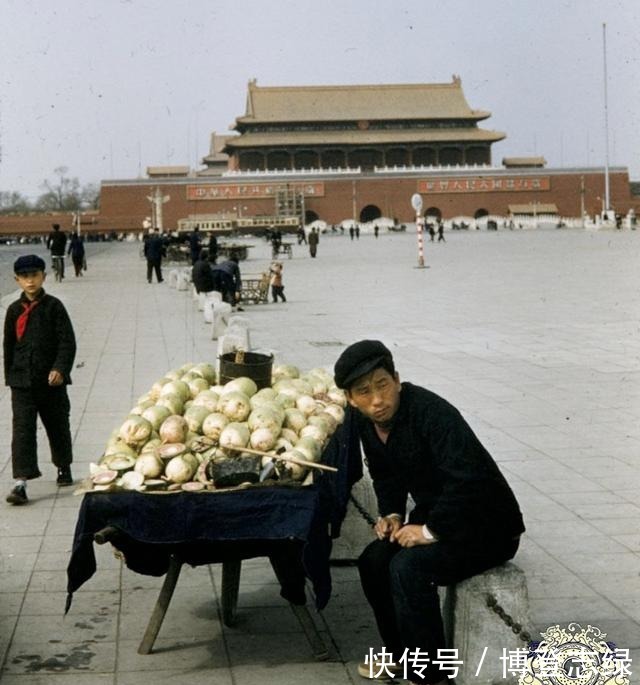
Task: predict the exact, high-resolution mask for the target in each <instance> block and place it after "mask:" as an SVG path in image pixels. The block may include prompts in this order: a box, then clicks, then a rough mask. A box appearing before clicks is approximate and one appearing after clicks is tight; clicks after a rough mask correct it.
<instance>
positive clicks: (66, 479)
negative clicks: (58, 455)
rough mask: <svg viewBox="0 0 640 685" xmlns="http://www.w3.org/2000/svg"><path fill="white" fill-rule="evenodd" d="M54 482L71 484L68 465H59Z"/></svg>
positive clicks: (71, 478)
mask: <svg viewBox="0 0 640 685" xmlns="http://www.w3.org/2000/svg"><path fill="white" fill-rule="evenodd" d="M56 483H57V484H58V485H73V476H72V475H71V468H70V467H69V466H61V467H60V468H59V469H58V478H57V479H56Z"/></svg>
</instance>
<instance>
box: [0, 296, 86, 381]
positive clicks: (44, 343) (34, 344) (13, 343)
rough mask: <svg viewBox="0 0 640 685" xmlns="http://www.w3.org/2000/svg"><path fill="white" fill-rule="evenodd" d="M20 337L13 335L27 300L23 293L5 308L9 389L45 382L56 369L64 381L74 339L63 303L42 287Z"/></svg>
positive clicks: (6, 378)
mask: <svg viewBox="0 0 640 685" xmlns="http://www.w3.org/2000/svg"><path fill="white" fill-rule="evenodd" d="M36 299H37V300H38V305H37V306H36V307H35V308H34V309H33V310H32V311H31V314H30V315H29V321H28V323H27V328H26V329H25V332H24V335H23V336H22V339H21V340H18V339H17V337H16V321H17V319H18V317H19V316H20V314H22V312H23V308H22V303H23V302H25V303H28V302H29V300H28V299H27V297H26V296H25V295H24V294H22V295H21V296H20V299H19V300H16V301H15V302H13V303H12V304H11V305H9V309H7V315H6V317H5V320H4V344H3V347H4V378H5V384H6V385H9V386H11V387H12V388H30V387H32V386H33V385H43V384H44V385H46V384H47V378H48V376H49V372H50V371H51V370H52V369H56V371H59V372H60V373H61V374H62V375H63V377H64V382H65V383H66V384H69V383H71V369H72V368H73V360H74V359H75V356H76V339H75V335H74V332H73V326H72V325H71V320H70V319H69V315H68V314H67V310H66V309H65V307H64V305H63V304H62V302H60V300H59V299H58V298H57V297H53V296H52V295H47V294H46V293H45V292H44V290H41V291H40V294H39V295H38V297H37V298H36Z"/></svg>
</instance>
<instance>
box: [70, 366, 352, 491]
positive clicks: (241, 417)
mask: <svg viewBox="0 0 640 685" xmlns="http://www.w3.org/2000/svg"><path fill="white" fill-rule="evenodd" d="M345 406H346V398H345V395H344V392H343V391H342V390H340V389H339V388H337V387H336V386H335V383H334V381H333V377H332V376H331V375H330V374H329V373H328V372H327V371H326V370H325V369H322V368H315V369H312V370H311V371H309V372H308V373H305V374H301V373H300V371H299V369H298V368H297V367H295V366H291V365H279V366H275V367H274V368H273V374H272V384H271V386H270V387H267V388H262V389H261V390H258V387H257V385H256V383H255V382H254V381H253V380H252V379H251V378H248V377H241V378H235V379H233V380H231V381H229V382H228V383H226V384H224V385H217V384H216V371H215V368H214V367H213V366H212V365H211V364H185V365H184V366H181V367H180V368H179V369H175V370H173V371H169V372H168V373H166V374H165V376H164V377H163V378H160V379H159V380H158V381H156V382H155V383H154V384H153V386H152V387H151V389H150V391H149V392H148V393H147V394H145V395H143V396H142V397H140V398H138V402H137V404H136V406H135V407H133V409H132V410H131V412H130V413H129V415H128V416H127V418H126V419H125V421H124V423H123V424H122V425H121V426H120V427H119V428H118V429H116V430H115V431H113V433H112V434H111V437H110V438H109V441H108V443H107V446H106V448H105V451H104V454H103V456H102V458H101V459H100V461H99V463H97V464H91V467H90V476H89V479H88V480H87V481H85V483H84V489H85V490H87V489H89V490H107V491H118V490H139V491H162V490H168V491H173V490H187V491H198V490H211V489H215V488H216V482H215V474H216V473H217V467H220V465H221V464H224V465H226V466H233V463H232V462H229V460H242V459H245V460H246V458H247V456H249V455H251V456H252V457H253V458H254V460H255V455H256V453H258V454H260V457H259V458H258V459H257V462H258V465H259V466H260V467H266V466H268V465H273V466H274V467H275V466H277V468H273V474H274V475H273V476H272V477H274V478H279V479H280V480H289V481H290V480H295V481H302V480H304V479H305V477H306V476H307V473H308V470H309V466H308V463H309V462H311V463H315V462H318V461H319V460H320V458H321V455H322V451H323V449H324V447H325V445H326V444H327V441H328V439H329V437H330V436H331V435H332V434H333V432H334V431H335V430H336V428H337V426H338V425H339V424H340V423H342V421H343V419H344V408H345ZM266 471H269V469H266ZM218 487H222V485H221V484H220V483H218Z"/></svg>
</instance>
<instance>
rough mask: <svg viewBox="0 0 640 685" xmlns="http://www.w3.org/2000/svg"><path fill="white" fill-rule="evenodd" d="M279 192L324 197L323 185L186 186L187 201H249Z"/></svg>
mask: <svg viewBox="0 0 640 685" xmlns="http://www.w3.org/2000/svg"><path fill="white" fill-rule="evenodd" d="M279 190H295V191H298V192H302V193H304V196H305V197H324V183H322V182H318V181H314V182H311V183H226V184H217V183H216V184H213V183H211V184H207V185H189V186H187V200H238V199H243V200H251V199H261V198H270V197H275V195H276V193H277V192H278V191H279Z"/></svg>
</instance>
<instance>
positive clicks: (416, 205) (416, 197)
mask: <svg viewBox="0 0 640 685" xmlns="http://www.w3.org/2000/svg"><path fill="white" fill-rule="evenodd" d="M411 206H412V207H413V209H414V210H415V212H416V233H417V235H418V266H417V267H416V268H418V269H424V268H425V265H424V241H423V238H422V236H423V232H424V217H423V216H422V197H421V196H420V194H419V193H414V194H413V195H412V196H411Z"/></svg>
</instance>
